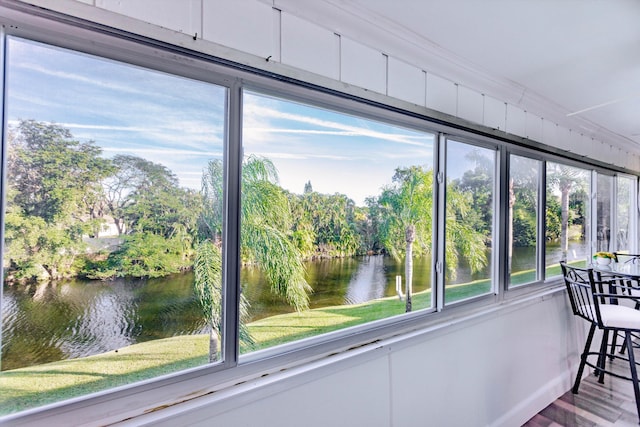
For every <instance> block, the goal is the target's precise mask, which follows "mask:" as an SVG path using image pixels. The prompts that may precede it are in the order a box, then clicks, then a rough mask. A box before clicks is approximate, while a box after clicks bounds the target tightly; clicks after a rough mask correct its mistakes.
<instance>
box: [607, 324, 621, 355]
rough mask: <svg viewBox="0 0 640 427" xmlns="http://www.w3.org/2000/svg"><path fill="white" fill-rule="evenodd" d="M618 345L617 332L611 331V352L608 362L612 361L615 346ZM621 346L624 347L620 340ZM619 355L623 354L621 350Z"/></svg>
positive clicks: (615, 330)
mask: <svg viewBox="0 0 640 427" xmlns="http://www.w3.org/2000/svg"><path fill="white" fill-rule="evenodd" d="M617 344H618V330H617V329H614V330H613V338H611V351H610V352H609V360H613V358H614V357H615V356H614V355H615V354H616V345H617ZM622 345H623V346H624V340H622ZM620 353H623V351H622V350H621V351H620Z"/></svg>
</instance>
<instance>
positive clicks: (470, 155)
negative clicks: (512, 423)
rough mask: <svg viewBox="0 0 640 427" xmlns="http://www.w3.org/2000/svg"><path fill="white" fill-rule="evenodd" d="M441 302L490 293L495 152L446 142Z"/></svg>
mask: <svg viewBox="0 0 640 427" xmlns="http://www.w3.org/2000/svg"><path fill="white" fill-rule="evenodd" d="M446 147H447V148H446V150H447V153H446V159H447V163H446V164H447V169H446V173H447V180H446V185H447V188H446V224H445V232H446V236H445V263H444V264H445V265H444V271H445V302H453V301H458V300H463V299H467V298H471V297H474V296H477V295H482V294H487V293H489V292H491V291H492V289H493V274H492V253H493V252H492V248H493V222H494V217H493V212H494V211H495V209H494V189H495V168H496V150H490V149H487V148H482V147H478V146H474V145H469V144H465V143H462V142H457V141H453V140H447V145H446Z"/></svg>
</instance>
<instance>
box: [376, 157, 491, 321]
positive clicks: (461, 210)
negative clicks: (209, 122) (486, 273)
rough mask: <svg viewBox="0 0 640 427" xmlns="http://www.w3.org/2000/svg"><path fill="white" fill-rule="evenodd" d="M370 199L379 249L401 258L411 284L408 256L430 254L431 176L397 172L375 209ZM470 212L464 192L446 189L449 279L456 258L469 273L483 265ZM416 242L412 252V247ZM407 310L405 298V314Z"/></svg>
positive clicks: (413, 170) (481, 240)
mask: <svg viewBox="0 0 640 427" xmlns="http://www.w3.org/2000/svg"><path fill="white" fill-rule="evenodd" d="M373 202H374V200H372V199H370V200H369V201H368V203H369V205H370V206H369V210H370V212H371V213H372V214H373V215H374V220H375V221H376V222H377V223H378V232H379V236H380V244H381V245H382V246H383V247H384V248H385V249H386V250H387V251H388V252H389V253H390V254H391V255H392V256H393V257H394V258H396V259H399V258H400V257H401V255H404V258H405V281H406V283H407V284H408V285H410V284H411V283H412V282H411V281H412V280H413V256H414V255H415V254H416V249H417V253H418V254H420V253H425V254H429V253H430V252H431V239H432V233H431V224H432V211H433V171H432V170H425V169H423V168H422V167H420V166H410V167H408V168H398V169H396V173H395V174H394V176H393V180H392V185H391V186H389V187H386V188H384V189H383V191H382V194H381V195H380V196H379V197H378V199H377V201H375V204H374V203H373ZM471 213H472V199H471V195H470V193H469V192H464V191H461V190H460V189H459V188H458V187H457V186H456V185H455V183H452V184H450V185H449V186H448V188H447V218H446V227H445V233H446V236H445V259H446V265H447V271H448V273H449V274H450V275H451V276H452V277H455V274H456V268H457V266H458V261H459V257H460V256H464V257H465V259H466V260H467V261H468V262H469V265H470V267H471V269H472V271H479V270H480V269H481V268H483V267H484V266H485V265H486V262H487V260H486V255H485V236H484V235H483V234H482V233H481V232H479V231H477V230H475V229H474V228H473V224H472V222H470V221H468V218H469V217H470V216H471ZM416 242H417V243H418V246H417V247H415V246H414V243H416ZM409 310H411V300H410V297H408V298H407V311H409Z"/></svg>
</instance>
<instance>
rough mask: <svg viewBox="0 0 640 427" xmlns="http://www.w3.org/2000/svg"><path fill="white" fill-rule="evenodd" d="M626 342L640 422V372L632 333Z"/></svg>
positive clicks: (627, 334)
mask: <svg viewBox="0 0 640 427" xmlns="http://www.w3.org/2000/svg"><path fill="white" fill-rule="evenodd" d="M625 341H626V343H627V348H628V349H629V368H630V369H631V380H632V382H633V393H634V394H635V396H636V410H637V411H638V420H639V421H640V387H638V371H637V370H636V358H635V355H634V354H633V346H632V344H633V343H632V342H631V332H629V331H626V332H625Z"/></svg>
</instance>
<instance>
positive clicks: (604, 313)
mask: <svg viewBox="0 0 640 427" xmlns="http://www.w3.org/2000/svg"><path fill="white" fill-rule="evenodd" d="M600 316H601V317H602V324H603V326H606V327H607V328H614V329H637V330H640V311H638V310H636V309H634V308H631V307H626V306H624V305H614V304H601V305H600Z"/></svg>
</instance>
